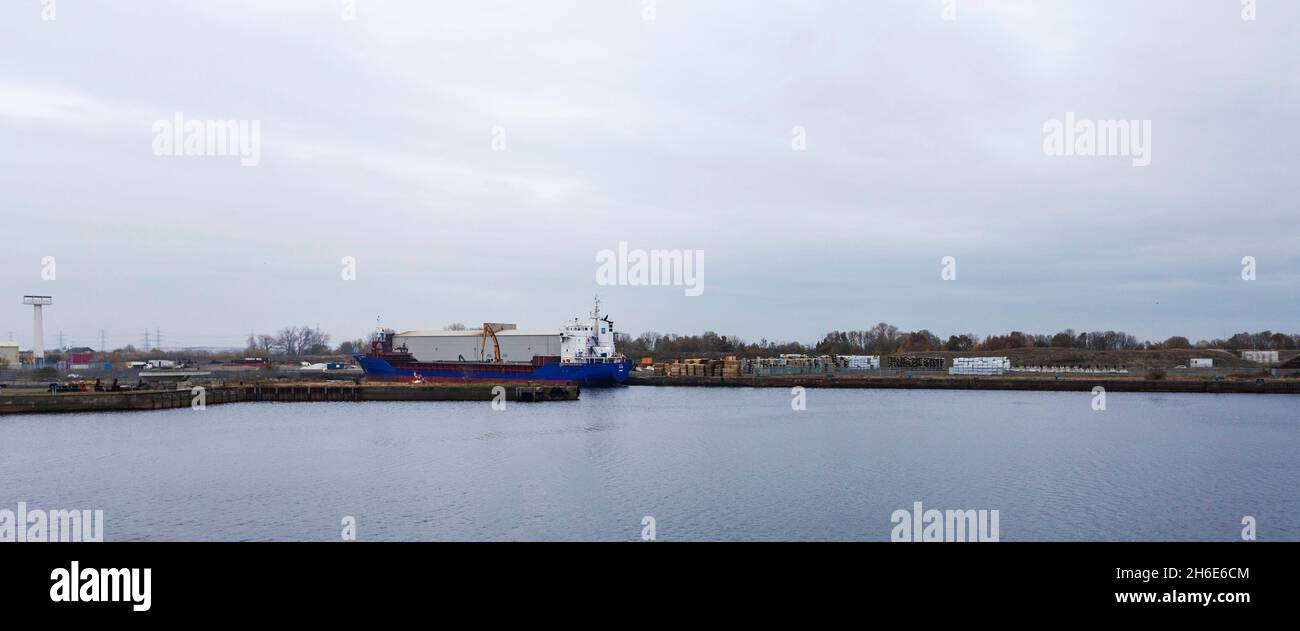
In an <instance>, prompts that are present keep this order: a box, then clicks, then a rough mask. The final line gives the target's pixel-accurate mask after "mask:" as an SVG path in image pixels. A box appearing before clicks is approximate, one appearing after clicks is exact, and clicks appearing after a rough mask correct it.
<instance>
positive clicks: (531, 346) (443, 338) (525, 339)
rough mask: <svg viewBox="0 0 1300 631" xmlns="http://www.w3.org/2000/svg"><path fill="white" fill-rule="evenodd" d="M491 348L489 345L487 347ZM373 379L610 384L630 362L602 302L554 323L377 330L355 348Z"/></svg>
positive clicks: (619, 380)
mask: <svg viewBox="0 0 1300 631" xmlns="http://www.w3.org/2000/svg"><path fill="white" fill-rule="evenodd" d="M489 349H490V352H489ZM354 357H355V359H356V360H357V363H358V364H360V366H361V368H362V369H363V370H364V371H365V373H366V376H367V377H368V378H370V379H374V380H381V381H407V382H448V381H450V382H465V381H533V382H550V383H574V384H578V385H582V386H615V385H619V384H621V383H623V382H624V381H625V380H627V376H628V373H629V372H630V371H631V368H632V364H631V362H630V361H629V360H628V359H627V358H626V357H624V356H623V355H620V354H618V353H617V352H616V351H615V349H614V323H613V322H612V321H611V320H610V319H609V318H608V317H605V316H601V315H600V307H599V303H597V306H596V308H595V309H593V310H592V314H591V317H590V318H588V319H586V320H579V319H577V318H575V319H574V320H573V322H571V323H568V324H566V325H565V326H564V327H563V328H562V329H560V330H558V331H531V332H530V331H519V330H517V329H515V327H514V325H512V324H495V323H485V324H484V325H483V328H482V330H458V331H406V332H402V333H398V332H396V331H393V330H391V329H385V330H381V331H379V332H378V333H376V334H375V336H374V338H373V339H372V340H371V345H370V352H369V353H366V354H365V355H355V356H354Z"/></svg>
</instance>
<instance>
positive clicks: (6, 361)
mask: <svg viewBox="0 0 1300 631" xmlns="http://www.w3.org/2000/svg"><path fill="white" fill-rule="evenodd" d="M19 358H20V356H19V353H18V342H0V368H18V366H19V365H20V362H19Z"/></svg>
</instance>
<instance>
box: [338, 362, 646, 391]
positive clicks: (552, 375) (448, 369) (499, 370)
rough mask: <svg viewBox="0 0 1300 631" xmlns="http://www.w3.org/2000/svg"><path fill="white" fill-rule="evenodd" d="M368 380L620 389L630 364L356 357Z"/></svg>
mask: <svg viewBox="0 0 1300 631" xmlns="http://www.w3.org/2000/svg"><path fill="white" fill-rule="evenodd" d="M354 357H355V359H356V360H357V363H358V364H360V365H361V368H362V370H365V372H366V377H367V378H370V379H375V380H380V381H415V380H416V379H419V380H421V381H431V382H438V381H448V382H466V381H533V382H543V383H546V382H551V383H574V384H577V385H580V386H617V385H619V384H622V383H623V382H624V381H626V380H627V375H628V372H629V370H630V369H631V364H630V362H627V361H623V362H614V363H572V364H564V363H560V362H550V363H540V364H536V363H529V364H521V363H493V362H418V361H410V362H397V363H394V362H389V361H388V360H387V359H383V358H379V357H367V356H365V355H355V356H354Z"/></svg>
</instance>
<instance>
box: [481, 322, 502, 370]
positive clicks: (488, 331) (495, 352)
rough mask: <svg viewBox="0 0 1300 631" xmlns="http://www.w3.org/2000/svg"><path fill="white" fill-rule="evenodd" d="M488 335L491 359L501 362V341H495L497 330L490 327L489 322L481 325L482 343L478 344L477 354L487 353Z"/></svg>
mask: <svg viewBox="0 0 1300 631" xmlns="http://www.w3.org/2000/svg"><path fill="white" fill-rule="evenodd" d="M488 336H491V337H492V358H493V359H492V361H493V362H496V363H498V364H499V363H501V343H500V342H498V341H497V332H496V331H495V330H493V329H492V325H491V324H484V325H483V344H482V345H481V346H479V349H478V355H479V357H483V356H484V355H485V354H486V353H487V341H488Z"/></svg>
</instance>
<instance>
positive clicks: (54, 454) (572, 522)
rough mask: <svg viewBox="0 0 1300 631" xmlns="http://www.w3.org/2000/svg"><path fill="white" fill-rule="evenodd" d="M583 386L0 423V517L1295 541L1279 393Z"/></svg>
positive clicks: (1295, 409) (118, 530) (266, 525)
mask: <svg viewBox="0 0 1300 631" xmlns="http://www.w3.org/2000/svg"><path fill="white" fill-rule="evenodd" d="M1091 400H1092V396H1091V394H1089V393H1038V392H1023V393H1018V392H1011V393H1008V392H944V391H891V390H809V391H808V409H807V410H806V411H803V412H793V411H791V409H790V393H789V391H787V390H782V389H726V390H723V389H705V388H643V387H642V388H620V389H615V390H594V389H589V390H585V391H583V393H582V400H581V401H578V402H572V403H547V404H532V405H529V404H510V405H509V408H508V409H507V410H505V411H499V412H498V411H493V410H492V409H491V408H490V406H489V405H488V404H487V403H486V402H484V403H319V404H306V403H304V404H269V403H245V404H233V405H221V406H212V407H210V408H208V409H207V410H205V411H201V412H197V411H192V410H166V411H158V412H140V413H119V414H85V415H72V416H26V417H0V508H9V509H11V510H13V509H16V507H17V506H16V504H17V502H18V501H26V502H27V503H28V505H29V506H30V507H32V508H46V509H55V508H101V509H103V510H104V512H105V522H106V526H105V538H106V539H108V540H134V539H148V540H261V539H289V540H337V539H339V532H340V529H341V527H340V519H341V518H342V516H344V515H352V516H355V517H356V519H357V521H358V533H359V536H358V538H359V539H363V540H364V539H370V540H557V539H558V540H636V539H639V538H640V536H641V519H642V517H643V516H646V515H652V516H654V517H655V519H656V522H657V531H658V533H657V534H658V539H659V540H660V541H669V540H700V539H704V540H751V539H758V540H863V539H865V540H882V541H884V540H888V538H889V532H890V528H891V526H892V524H891V523H890V520H889V519H890V514H891V513H892V512H893V511H894V510H896V509H899V508H903V509H909V510H910V508H911V506H912V502H914V501H917V500H923V501H924V503H925V507H926V508H937V509H941V510H942V509H998V510H999V511H1000V517H1001V536H1002V540H1004V541H1012V540H1234V539H1239V533H1240V531H1241V528H1242V527H1241V518H1242V516H1243V515H1252V516H1254V517H1255V518H1256V519H1257V521H1258V528H1259V538H1260V539H1261V540H1279V539H1285V540H1300V397H1294V396H1285V395H1276V396H1269V395H1263V396H1260V395H1194V394H1184V395H1161V394H1123V393H1113V394H1110V395H1109V399H1108V401H1107V404H1108V405H1107V407H1108V409H1107V410H1106V411H1104V412H1094V411H1093V410H1092V409H1091V406H1090V402H1091Z"/></svg>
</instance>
